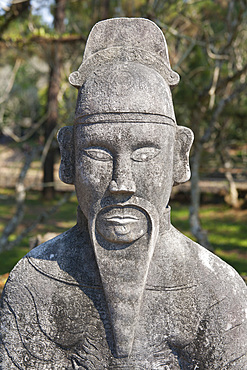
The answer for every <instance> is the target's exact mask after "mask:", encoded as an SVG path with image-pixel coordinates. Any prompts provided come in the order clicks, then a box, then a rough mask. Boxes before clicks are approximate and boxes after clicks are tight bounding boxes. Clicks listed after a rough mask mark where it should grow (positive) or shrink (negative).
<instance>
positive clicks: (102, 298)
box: [1, 18, 247, 370]
mask: <svg viewBox="0 0 247 370" xmlns="http://www.w3.org/2000/svg"><path fill="white" fill-rule="evenodd" d="M178 82H179V76H178V74H177V73H175V72H174V71H173V70H172V69H171V67H170V63H169V58H168V50H167V45H166V41H165V39H164V36H163V34H162V32H161V30H160V29H159V28H158V27H157V26H156V25H155V24H154V23H152V22H151V21H149V20H146V19H138V18H133V19H132V18H130V19H128V18H116V19H109V20H106V21H102V22H99V23H97V24H96V25H95V26H94V28H93V29H92V31H91V33H90V35H89V38H88V41H87V45H86V49H85V53H84V58H83V63H82V64H81V66H80V68H79V70H78V71H77V72H73V73H72V74H71V75H70V83H71V84H72V85H73V86H76V87H77V88H78V100H77V106H76V113H75V122H74V125H73V127H64V128H62V129H61V130H60V131H59V134H58V141H59V145H60V149H61V156H62V161H61V167H60V178H61V180H62V181H64V182H65V183H69V184H74V185H75V189H76V193H77V198H78V202H79V207H78V223H77V225H76V226H75V227H73V228H72V229H70V230H68V231H67V232H65V233H64V234H62V235H59V236H58V237H56V238H54V239H52V240H50V241H48V242H46V243H44V244H42V245H40V246H38V247H36V248H34V249H33V250H32V251H30V252H29V253H28V254H27V255H26V256H25V257H24V258H23V259H22V260H21V261H20V262H19V263H18V264H17V265H16V267H15V268H14V269H13V271H12V272H11V274H10V277H9V280H8V282H7V284H6V286H5V290H4V293H3V297H2V303H1V364H2V365H1V366H2V367H1V369H3V370H6V369H59V370H62V369H64V370H65V369H66V370H68V369H69V370H72V369H89V370H92V369H94V370H101V369H121V370H123V369H126V370H127V369H128V370H131V369H136V370H140V369H149V370H155V369H165V370H168V369H170V370H173V369H191V370H192V369H201V370H205V369H208V370H213V369H218V370H222V369H238V370H240V369H241V370H243V369H247V317H246V316H247V294H246V293H247V290H246V286H245V284H244V282H243V281H242V279H241V278H240V276H239V275H238V274H237V273H236V272H235V270H234V269H233V268H231V267H230V266H228V265H227V264H226V263H225V262H223V261H222V260H220V259H219V258H218V257H216V256H215V255H214V254H212V253H211V252H209V251H207V250H206V249H205V248H203V247H201V246H200V245H198V244H196V243H194V242H193V241H191V240H190V239H188V238H187V237H185V236H184V235H182V234H181V233H180V232H178V231H177V230H176V229H175V228H174V227H173V226H172V225H171V224H170V208H169V206H168V202H169V197H170V194H171V189H172V186H173V185H174V184H179V183H183V182H185V181H187V180H188V179H189V177H190V169H189V163H188V155H189V150H190V147H191V144H192V141H193V134H192V132H191V130H190V129H188V128H186V127H182V126H177V123H176V119H175V114H174V110H173V103H172V96H171V87H173V86H175V85H176V84H178Z"/></svg>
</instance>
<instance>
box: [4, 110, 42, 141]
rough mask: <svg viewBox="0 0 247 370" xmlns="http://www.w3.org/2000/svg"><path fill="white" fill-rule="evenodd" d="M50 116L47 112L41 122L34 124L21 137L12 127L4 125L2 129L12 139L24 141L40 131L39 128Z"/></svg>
mask: <svg viewBox="0 0 247 370" xmlns="http://www.w3.org/2000/svg"><path fill="white" fill-rule="evenodd" d="M47 117H48V114H45V115H44V116H43V117H42V118H41V119H40V120H39V122H37V123H36V124H34V125H33V126H32V128H31V129H30V130H29V131H28V132H27V133H26V134H25V135H23V136H21V137H19V136H17V135H16V134H15V133H14V132H13V131H12V130H11V128H9V127H8V126H4V127H3V128H2V131H3V133H4V135H7V136H10V137H11V139H13V140H14V141H15V142H16V143H23V142H24V141H26V140H28V139H30V137H31V136H33V134H34V133H35V132H36V131H38V129H39V128H40V127H41V126H42V125H43V123H44V122H45V121H46V119H47Z"/></svg>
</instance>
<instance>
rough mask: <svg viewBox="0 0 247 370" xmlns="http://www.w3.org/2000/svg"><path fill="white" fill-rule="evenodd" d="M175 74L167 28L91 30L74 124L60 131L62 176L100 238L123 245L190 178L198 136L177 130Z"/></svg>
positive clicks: (111, 24)
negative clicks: (173, 91)
mask: <svg viewBox="0 0 247 370" xmlns="http://www.w3.org/2000/svg"><path fill="white" fill-rule="evenodd" d="M178 81H179V76H178V75H177V74H176V73H175V72H174V71H172V69H171V67H170V63H169V58H168V51H167V45H166V41H165V38H164V36H163V33H162V32H161V30H160V29H159V28H158V27H157V26H156V25H155V24H154V23H153V22H151V21H149V20H146V19H137V18H133V19H131V18H130V19H128V18H119V19H117V18H116V19H110V20H107V21H102V22H99V23H97V24H96V25H95V26H94V28H93V29H92V31H91V33H90V35H89V38H88V41H87V45H86V49H85V53H84V58H83V63H82V65H81V66H80V68H79V70H78V71H77V72H73V73H72V74H71V75H70V83H71V84H72V85H73V86H76V87H77V88H78V99H77V106H76V113H75V122H74V125H73V127H64V128H62V129H61V130H60V132H59V135H58V141H59V144H60V149H61V156H62V161H61V166H60V178H61V180H62V181H64V182H65V183H69V184H74V185H75V188H76V193H77V198H78V202H79V206H80V208H81V211H82V212H83V213H84V215H85V217H86V218H87V219H88V221H89V223H90V222H93V221H92V220H94V222H95V226H96V229H97V230H98V232H99V234H100V235H101V237H103V238H104V239H106V240H108V241H109V242H112V243H118V244H121V243H122V244H125V243H131V242H133V241H135V240H137V239H139V238H140V237H141V236H142V235H144V234H145V233H147V231H148V228H149V227H150V224H152V222H154V221H150V220H149V218H152V216H150V215H152V214H153V219H157V221H158V220H159V219H160V218H162V217H163V214H164V212H165V211H166V209H167V206H168V201H169V198H170V194H171V190H172V186H173V185H176V184H179V183H183V182H185V181H187V180H188V179H189V177H190V169H189V162H188V156H189V150H190V147H191V144H192V140H193V134H192V131H191V130H190V129H188V128H185V127H182V126H178V125H177V123H176V118H175V114H174V109H173V102H172V95H171V87H173V86H175V85H176V84H177V83H178Z"/></svg>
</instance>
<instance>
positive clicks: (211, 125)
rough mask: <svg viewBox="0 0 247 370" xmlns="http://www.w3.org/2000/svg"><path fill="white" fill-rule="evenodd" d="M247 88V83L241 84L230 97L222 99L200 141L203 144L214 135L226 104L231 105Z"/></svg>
mask: <svg viewBox="0 0 247 370" xmlns="http://www.w3.org/2000/svg"><path fill="white" fill-rule="evenodd" d="M246 88H247V82H245V83H243V84H240V85H238V86H237V87H236V88H235V90H234V91H233V92H232V93H231V94H230V95H228V96H227V97H226V98H222V99H221V100H220V101H219V103H218V105H217V107H216V109H215V111H214V113H213V115H212V118H211V121H210V122H209V125H208V128H207V130H206V131H205V133H204V135H203V136H202V138H201V139H200V142H201V144H204V143H205V142H207V141H208V140H209V138H210V136H211V134H212V131H213V129H214V127H215V123H216V121H217V119H218V117H219V115H220V114H221V112H222V111H223V109H224V107H225V106H226V104H228V103H230V101H232V100H233V99H234V98H235V97H236V96H238V95H239V94H240V93H242V92H243V91H244V90H246Z"/></svg>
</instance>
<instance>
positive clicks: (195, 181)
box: [190, 142, 213, 251]
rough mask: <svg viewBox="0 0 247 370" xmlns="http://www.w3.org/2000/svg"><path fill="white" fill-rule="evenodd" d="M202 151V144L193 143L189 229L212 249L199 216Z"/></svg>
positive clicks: (200, 241)
mask: <svg viewBox="0 0 247 370" xmlns="http://www.w3.org/2000/svg"><path fill="white" fill-rule="evenodd" d="M201 153H202V144H201V143H200V142H197V143H195V146H194V153H193V156H192V158H191V190H190V193H191V201H190V229H191V232H192V234H193V235H194V236H195V238H196V240H197V241H198V243H200V244H201V245H203V246H204V247H205V248H207V249H208V250H211V251H212V250H213V248H212V246H211V244H210V243H209V240H208V236H207V232H206V231H205V230H203V229H202V226H201V221H200V217H199V208H200V187H199V180H200V176H199V166H200V160H201Z"/></svg>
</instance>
